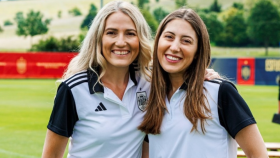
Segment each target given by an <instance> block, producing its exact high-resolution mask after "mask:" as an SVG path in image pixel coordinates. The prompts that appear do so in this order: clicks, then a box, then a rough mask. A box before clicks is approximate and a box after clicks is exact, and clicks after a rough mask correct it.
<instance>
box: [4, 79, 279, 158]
mask: <svg viewBox="0 0 280 158" xmlns="http://www.w3.org/2000/svg"><path fill="white" fill-rule="evenodd" d="M237 87H238V89H239V92H240V93H241V95H242V96H243V97H244V98H245V100H246V102H247V103H248V104H249V106H250V108H251V110H252V112H253V114H254V116H255V118H256V120H257V122H258V126H259V129H260V131H261V134H262V136H263V138H264V140H265V141H266V142H280V135H279V133H280V125H279V124H274V123H272V122H271V119H272V115H273V113H274V112H276V111H277V105H278V104H277V95H278V87H277V86H237ZM56 88H57V85H56V83H55V80H35V79H25V80H0V100H1V102H0V142H1V143H0V157H1V158H2V157H3V158H37V157H38V158H39V157H40V156H41V153H42V148H43V143H44V139H45V134H46V129H47V128H46V126H47V123H48V120H49V116H50V113H51V110H52V106H53V99H54V96H55V93H56Z"/></svg>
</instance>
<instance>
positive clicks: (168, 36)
mask: <svg viewBox="0 0 280 158" xmlns="http://www.w3.org/2000/svg"><path fill="white" fill-rule="evenodd" d="M164 38H167V39H173V36H172V35H165V36H164Z"/></svg>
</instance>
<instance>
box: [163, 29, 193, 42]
mask: <svg viewBox="0 0 280 158" xmlns="http://www.w3.org/2000/svg"><path fill="white" fill-rule="evenodd" d="M163 33H170V34H172V35H175V33H173V32H171V31H165V32H163ZM184 37H187V38H191V39H192V40H193V41H194V38H192V37H191V36H189V35H183V38H184Z"/></svg>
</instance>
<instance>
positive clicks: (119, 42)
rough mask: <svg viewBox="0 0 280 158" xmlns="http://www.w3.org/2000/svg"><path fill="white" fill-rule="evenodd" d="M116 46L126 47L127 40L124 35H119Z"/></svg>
mask: <svg viewBox="0 0 280 158" xmlns="http://www.w3.org/2000/svg"><path fill="white" fill-rule="evenodd" d="M115 44H116V46H118V47H124V46H126V41H125V38H124V35H121V34H120V35H119V36H118V37H117V41H116V43H115Z"/></svg>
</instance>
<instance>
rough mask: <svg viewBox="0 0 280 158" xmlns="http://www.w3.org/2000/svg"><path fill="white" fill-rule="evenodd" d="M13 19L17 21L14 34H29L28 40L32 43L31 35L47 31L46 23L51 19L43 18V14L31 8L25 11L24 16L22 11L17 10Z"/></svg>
mask: <svg viewBox="0 0 280 158" xmlns="http://www.w3.org/2000/svg"><path fill="white" fill-rule="evenodd" d="M15 21H16V22H17V30H16V34H17V35H19V36H24V37H27V36H30V37H31V39H30V42H31V44H32V37H33V36H36V35H40V34H45V33H47V32H48V30H49V29H48V25H49V24H50V22H51V19H45V20H43V14H41V12H40V11H38V12H35V11H33V10H31V11H29V12H28V13H27V16H26V18H25V17H24V16H23V13H22V12H18V13H17V14H16V17H15Z"/></svg>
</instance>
